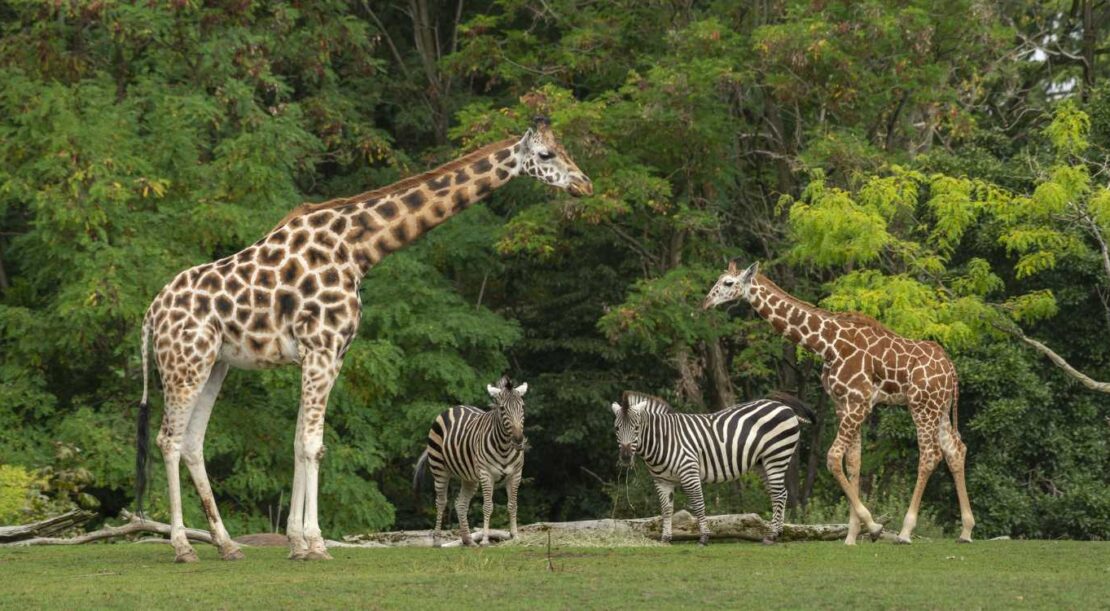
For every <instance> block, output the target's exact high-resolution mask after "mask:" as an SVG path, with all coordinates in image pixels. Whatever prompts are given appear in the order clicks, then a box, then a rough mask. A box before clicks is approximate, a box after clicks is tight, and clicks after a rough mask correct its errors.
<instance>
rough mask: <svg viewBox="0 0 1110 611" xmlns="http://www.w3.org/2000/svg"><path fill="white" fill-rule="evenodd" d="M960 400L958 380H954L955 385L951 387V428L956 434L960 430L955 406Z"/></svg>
mask: <svg viewBox="0 0 1110 611" xmlns="http://www.w3.org/2000/svg"><path fill="white" fill-rule="evenodd" d="M959 402H960V381H959V380H956V386H955V387H953V389H952V430H953V431H956V433H957V434H959V432H960V426H959V418H958V416H957V411H958V410H957V409H956V406H957V404H958V403H959Z"/></svg>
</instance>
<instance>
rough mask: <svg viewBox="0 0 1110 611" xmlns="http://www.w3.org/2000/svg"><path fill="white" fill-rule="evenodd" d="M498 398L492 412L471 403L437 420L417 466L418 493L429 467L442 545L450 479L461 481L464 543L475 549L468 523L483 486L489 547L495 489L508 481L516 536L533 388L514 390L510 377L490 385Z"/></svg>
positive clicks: (457, 507)
mask: <svg viewBox="0 0 1110 611" xmlns="http://www.w3.org/2000/svg"><path fill="white" fill-rule="evenodd" d="M486 391H487V392H489V395H490V397H492V398H493V403H492V405H491V409H490V410H489V411H483V410H481V409H478V408H476V407H471V406H469V405H456V406H455V407H452V408H451V409H449V410H447V411H445V412H443V413H442V414H440V415H439V416H438V417H436V419H435V423H433V424H432V428H431V430H429V431H428V446H427V448H426V449H425V450H424V452H423V453H422V454H421V455H420V459H419V460H418V461H417V463H416V473H415V474H414V475H413V479H412V487H413V492H414V493H416V492H417V491H418V490H419V487H420V482H421V480H423V478H424V471H425V469H426V468H428V467H430V468H431V471H432V477H433V478H434V481H435V491H436V527H435V531H434V535H433V537H434V540H435V541H436V542H437V543H438V541H439V536H440V527H441V526H442V524H443V512H444V510H445V509H446V507H447V484H448V482H449V481H450V479H451V477H457V478H459V479H460V480H462V487H461V489H460V490H459V496H458V499H457V500H456V501H455V511H456V512H457V513H458V515H459V530H460V532H461V534H462V541H463V544H464V545H468V546H469V545H474V541H473V540H472V539H471V537H470V529H469V526H468V525H467V512H468V511H469V509H470V499H471V498H472V497H473V496H474V492H475V490H476V488H477V487H478V485H479V484H480V485H481V487H482V533H483V537H482V543H483V544H488V543H489V518H490V514H491V513H493V488H494V485H496V484H498V483H500V482H504V484H505V489H506V491H507V492H508V494H509V534H510V536H511V537H512V538H514V539H515V538H516V536H517V528H516V506H517V504H516V500H517V496H516V494H517V489H518V488H519V487H520V477H521V472H522V471H523V469H524V450H525V443H526V440H525V438H524V393H526V392H528V384H527V383H524V384H521V385H520V386H517V387H516V388H513V385H512V381H511V380H510V379H509V377H508V376H501V379H500V380H498V382H497V385H496V386H495V385H488V386H486Z"/></svg>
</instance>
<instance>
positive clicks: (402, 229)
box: [389, 223, 409, 245]
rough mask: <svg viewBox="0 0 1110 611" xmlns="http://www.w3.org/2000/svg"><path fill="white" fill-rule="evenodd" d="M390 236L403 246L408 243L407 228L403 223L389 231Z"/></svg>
mask: <svg viewBox="0 0 1110 611" xmlns="http://www.w3.org/2000/svg"><path fill="white" fill-rule="evenodd" d="M389 233H390V235H392V236H393V239H394V240H395V241H396V242H397V243H398V244H401V245H403V244H405V243H407V242H408V241H409V233H408V226H407V225H405V223H398V224H396V225H394V226H393V228H392V229H390V230H389Z"/></svg>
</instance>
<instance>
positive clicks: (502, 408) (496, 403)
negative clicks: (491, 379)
mask: <svg viewBox="0 0 1110 611" xmlns="http://www.w3.org/2000/svg"><path fill="white" fill-rule="evenodd" d="M486 392H488V393H489V396H490V397H492V398H493V409H495V410H497V415H498V422H499V423H500V424H501V430H502V431H504V432H505V433H507V434H508V436H509V438H510V439H511V440H512V444H513V447H514V448H516V449H518V450H523V449H524V393H526V392H528V383H527V382H525V383H524V384H521V385H520V386H517V387H516V388H513V383H512V381H511V380H509V376H507V375H506V376H501V379H500V380H498V381H497V384H496V385H494V384H489V385H487V386H486Z"/></svg>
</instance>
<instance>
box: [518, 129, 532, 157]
mask: <svg viewBox="0 0 1110 611" xmlns="http://www.w3.org/2000/svg"><path fill="white" fill-rule="evenodd" d="M535 135H536V132H534V131H532V128H531V127H529V128H528V129H526V130H524V135H523V136H521V137H520V147H521V148H522V149H524V151H525V152H527V151H530V150H532V138H533V137H534V136H535Z"/></svg>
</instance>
